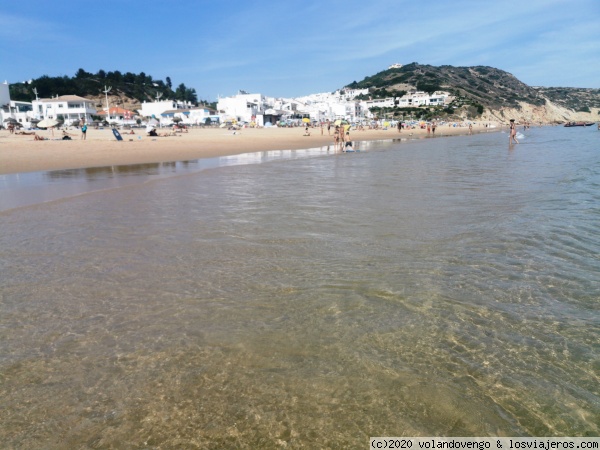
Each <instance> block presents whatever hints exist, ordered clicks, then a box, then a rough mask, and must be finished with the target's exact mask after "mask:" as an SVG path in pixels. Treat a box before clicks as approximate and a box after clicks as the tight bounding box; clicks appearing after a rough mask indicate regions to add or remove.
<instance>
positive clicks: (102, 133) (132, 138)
mask: <svg viewBox="0 0 600 450" xmlns="http://www.w3.org/2000/svg"><path fill="white" fill-rule="evenodd" d="M495 125H496V127H495V128H486V127H485V126H484V125H483V124H477V125H475V126H474V127H473V131H472V132H473V134H477V133H485V132H499V131H501V130H502V127H501V125H500V124H495ZM133 131H134V134H124V133H126V131H122V132H121V133H122V137H123V141H117V140H116V139H115V137H114V136H113V134H112V132H111V129H110V128H104V129H98V130H96V129H88V132H87V139H86V140H81V139H80V136H81V132H80V131H79V130H78V129H70V130H68V131H67V132H68V133H69V134H70V137H71V139H72V140H66V141H63V140H62V139H61V137H62V131H59V130H54V137H52V133H51V131H50V130H37V131H36V134H37V135H38V136H41V137H44V138H47V140H42V141H36V140H34V136H33V135H18V134H10V133H9V132H8V131H7V130H2V131H0V175H8V174H17V173H27V172H41V171H51V170H65V169H83V168H92V167H104V166H121V165H130V164H147V163H162V162H173V161H189V160H197V159H204V158H214V157H220V156H232V155H239V154H243V153H253V152H261V151H277V150H299V149H307V148H316V147H324V146H328V145H331V146H332V147H333V145H334V142H333V131H332V134H331V135H328V134H327V129H326V128H325V129H324V130H323V135H321V129H320V128H311V129H310V136H304V135H303V133H304V128H303V127H297V128H244V129H242V130H238V131H236V132H235V133H234V132H233V131H231V130H226V129H224V128H209V129H202V128H194V129H190V130H189V132H188V133H176V135H175V136H164V137H162V136H159V137H149V136H146V133H145V130H144V129H142V128H138V129H134V130H133ZM158 131H159V133H169V132H170V131H171V130H170V129H168V128H163V129H159V130H158ZM467 134H469V128H468V127H466V126H462V127H448V126H447V125H445V126H438V127H437V129H436V132H435V135H429V136H428V134H427V130H426V129H408V130H402V132H401V133H399V132H398V130H397V129H395V128H390V129H387V130H382V129H379V130H364V131H360V130H351V131H350V140H351V141H352V142H361V141H362V142H365V141H375V140H393V139H401V138H411V139H415V138H439V137H448V136H457V135H467ZM338 151H339V150H338Z"/></svg>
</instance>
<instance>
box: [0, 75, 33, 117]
mask: <svg viewBox="0 0 600 450" xmlns="http://www.w3.org/2000/svg"><path fill="white" fill-rule="evenodd" d="M31 112H32V105H31V102H20V101H18V100H11V99H10V89H9V84H8V82H7V81H5V82H4V83H2V84H0V125H5V122H4V121H5V120H6V119H9V118H10V119H14V120H16V121H17V122H19V123H20V124H21V125H22V126H24V127H25V128H29V127H30V126H31V123H30V119H31V118H32V113H31Z"/></svg>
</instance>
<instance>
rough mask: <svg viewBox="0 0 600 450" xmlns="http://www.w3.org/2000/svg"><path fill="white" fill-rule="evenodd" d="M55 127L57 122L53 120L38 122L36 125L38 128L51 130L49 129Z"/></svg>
mask: <svg viewBox="0 0 600 450" xmlns="http://www.w3.org/2000/svg"><path fill="white" fill-rule="evenodd" d="M56 125H58V122H57V121H56V120H53V119H44V120H40V121H39V122H38V123H37V127H38V128H51V127H55V126H56Z"/></svg>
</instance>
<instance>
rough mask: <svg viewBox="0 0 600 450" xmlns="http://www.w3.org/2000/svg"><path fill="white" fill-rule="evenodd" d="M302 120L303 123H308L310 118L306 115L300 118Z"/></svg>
mask: <svg viewBox="0 0 600 450" xmlns="http://www.w3.org/2000/svg"><path fill="white" fill-rule="evenodd" d="M302 122H304V123H310V119H309V118H308V117H305V118H304V119H302Z"/></svg>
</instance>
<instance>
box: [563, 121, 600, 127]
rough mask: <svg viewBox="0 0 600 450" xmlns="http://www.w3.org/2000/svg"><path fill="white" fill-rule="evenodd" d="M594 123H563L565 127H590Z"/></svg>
mask: <svg viewBox="0 0 600 450" xmlns="http://www.w3.org/2000/svg"><path fill="white" fill-rule="evenodd" d="M594 124H595V122H590V123H585V122H567V123H565V127H591V126H592V125H594Z"/></svg>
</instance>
